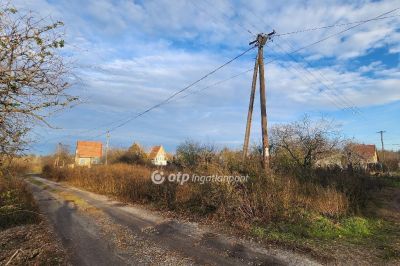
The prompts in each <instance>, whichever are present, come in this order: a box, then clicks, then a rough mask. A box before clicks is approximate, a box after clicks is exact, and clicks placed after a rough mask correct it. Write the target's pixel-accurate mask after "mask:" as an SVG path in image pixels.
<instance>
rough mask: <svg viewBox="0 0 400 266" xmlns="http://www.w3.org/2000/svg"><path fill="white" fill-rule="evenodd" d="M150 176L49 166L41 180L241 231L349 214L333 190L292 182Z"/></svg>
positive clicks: (138, 170)
mask: <svg viewBox="0 0 400 266" xmlns="http://www.w3.org/2000/svg"><path fill="white" fill-rule="evenodd" d="M152 171H153V169H151V168H148V167H145V166H138V165H126V164H114V165H109V166H97V167H92V168H90V169H89V168H81V167H77V168H74V169H66V168H64V169H56V168H53V167H49V166H47V167H45V168H44V171H43V175H44V176H45V177H46V178H50V179H53V180H57V181H60V180H62V181H67V182H68V183H70V184H72V185H74V186H78V187H82V188H85V189H87V190H90V191H93V192H96V193H99V194H105V195H110V196H113V197H116V198H118V199H120V200H123V201H127V202H133V203H135V202H137V203H151V204H154V205H156V206H157V207H159V208H161V209H169V210H175V211H179V212H186V213H190V214H192V215H193V214H195V215H201V216H205V215H207V216H210V217H215V218H218V219H221V220H224V221H231V222H232V223H235V224H241V225H246V224H252V223H254V222H256V223H268V222H271V221H277V220H279V221H280V220H287V219H296V217H297V216H298V215H301V214H302V213H304V212H316V213H319V214H322V215H328V216H341V215H343V214H345V213H346V211H347V209H348V201H347V198H346V196H345V195H344V194H343V193H341V192H338V191H336V190H335V189H334V188H332V187H327V188H323V187H321V186H318V185H315V184H311V183H300V182H298V181H297V180H295V179H294V178H278V177H276V178H274V179H272V178H270V177H268V176H252V177H251V178H250V180H249V181H248V182H246V183H243V184H241V183H227V182H224V183H205V184H199V183H192V182H188V183H185V184H184V185H179V184H176V183H169V182H165V183H163V184H162V185H155V184H153V183H152V182H151V179H150V176H151V173H152ZM164 171H165V172H166V173H168V170H164Z"/></svg>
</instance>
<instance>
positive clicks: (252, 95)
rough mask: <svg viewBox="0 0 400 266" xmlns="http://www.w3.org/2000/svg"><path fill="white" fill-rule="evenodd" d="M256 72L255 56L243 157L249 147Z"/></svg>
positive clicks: (245, 155) (256, 62)
mask: <svg viewBox="0 0 400 266" xmlns="http://www.w3.org/2000/svg"><path fill="white" fill-rule="evenodd" d="M257 72H258V58H257V57H256V61H255V64H254V72H253V81H252V83H251V92H250V103H249V112H248V113H247V123H246V133H245V135H244V144H243V159H244V158H246V157H247V154H248V149H249V141H250V127H251V119H252V117H253V106H254V95H255V93H256V86H257Z"/></svg>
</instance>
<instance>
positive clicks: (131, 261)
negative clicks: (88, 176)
mask: <svg viewBox="0 0 400 266" xmlns="http://www.w3.org/2000/svg"><path fill="white" fill-rule="evenodd" d="M29 182H30V187H31V189H32V192H33V194H34V196H35V198H36V200H37V201H38V204H39V207H40V209H41V211H42V212H43V213H44V214H45V215H46V216H47V217H48V219H49V220H50V221H51V223H52V224H53V226H54V228H55V231H56V232H57V234H58V236H59V237H60V238H61V240H62V243H63V245H64V246H65V247H66V249H67V250H68V253H69V255H70V258H71V262H72V263H73V264H74V265H156V264H157V265H160V264H161V265H317V264H318V263H316V262H315V261H312V260H310V259H308V258H306V257H305V256H304V255H300V254H295V253H293V252H289V251H284V250H279V249H264V248H260V247H257V245H256V244H254V243H251V242H247V241H243V240H240V239H237V238H234V237H229V236H225V235H222V234H219V233H218V232H215V231H214V230H212V229H211V228H206V227H204V226H199V225H198V224H196V223H189V222H183V221H177V220H171V219H166V218H164V217H162V216H160V215H158V214H156V213H154V212H152V211H149V210H145V209H143V208H140V207H137V206H133V205H126V204H123V203H121V202H117V201H113V200H110V199H109V198H107V197H105V196H101V195H97V194H94V193H90V192H87V191H83V190H80V189H77V188H74V187H71V186H68V185H66V184H60V183H56V182H52V181H49V180H45V179H42V178H40V177H31V179H30V180H29Z"/></svg>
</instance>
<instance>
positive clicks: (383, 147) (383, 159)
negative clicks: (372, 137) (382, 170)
mask: <svg viewBox="0 0 400 266" xmlns="http://www.w3.org/2000/svg"><path fill="white" fill-rule="evenodd" d="M376 133H378V134H381V144H382V163H384V162H385V146H384V145H383V133H386V131H384V130H381V131H378V132H376Z"/></svg>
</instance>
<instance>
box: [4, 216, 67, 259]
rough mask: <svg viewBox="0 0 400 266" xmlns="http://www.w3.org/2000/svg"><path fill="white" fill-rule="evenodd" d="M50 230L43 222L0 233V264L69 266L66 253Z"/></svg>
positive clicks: (16, 227)
mask: <svg viewBox="0 0 400 266" xmlns="http://www.w3.org/2000/svg"><path fill="white" fill-rule="evenodd" d="M50 228H51V226H50V225H49V224H47V222H45V221H42V222H40V223H38V224H28V225H20V226H15V227H11V228H9V229H6V230H3V231H0V264H1V265H68V261H67V256H66V254H65V251H64V249H63V247H62V245H61V243H60V242H59V241H58V240H57V238H54V232H52V230H51V229H50ZM7 263H9V264H7Z"/></svg>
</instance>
